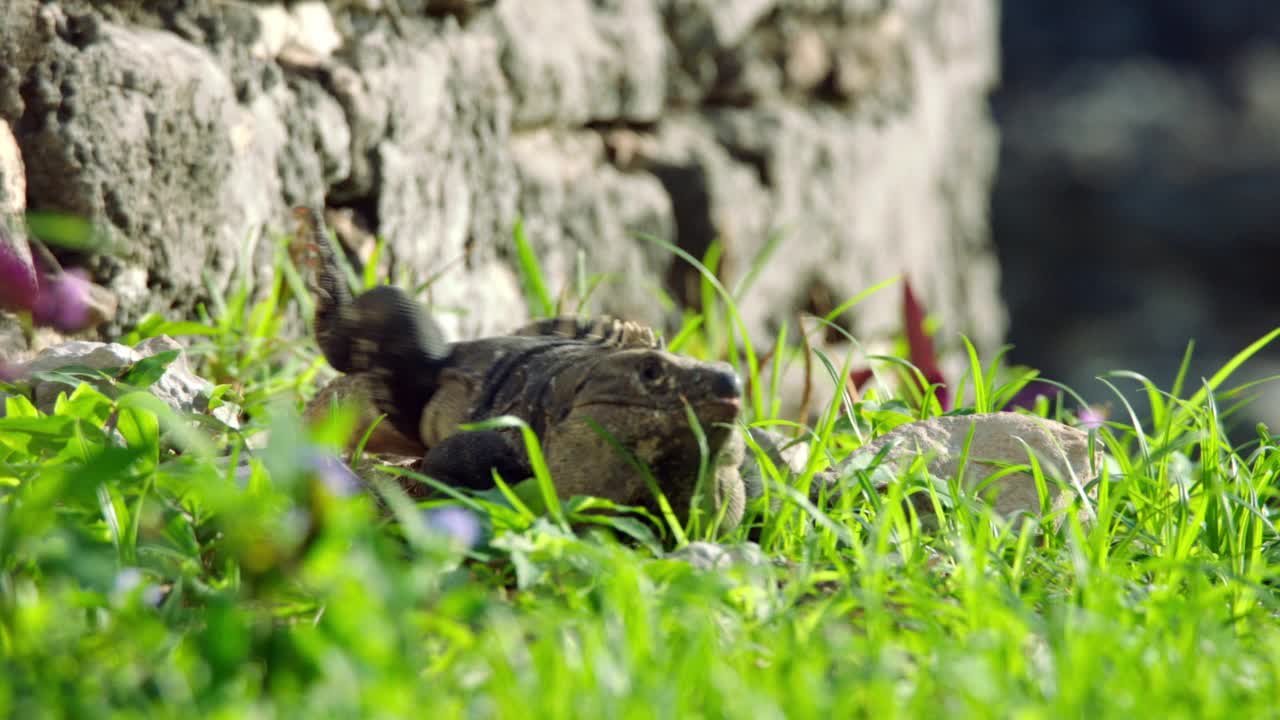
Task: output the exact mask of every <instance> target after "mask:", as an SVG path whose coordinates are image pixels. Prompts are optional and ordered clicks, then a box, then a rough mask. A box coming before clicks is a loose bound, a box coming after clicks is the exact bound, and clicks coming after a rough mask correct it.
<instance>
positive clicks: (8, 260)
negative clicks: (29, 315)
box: [0, 222, 39, 310]
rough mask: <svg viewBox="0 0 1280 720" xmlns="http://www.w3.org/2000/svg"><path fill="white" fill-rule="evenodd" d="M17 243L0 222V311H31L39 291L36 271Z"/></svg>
mask: <svg viewBox="0 0 1280 720" xmlns="http://www.w3.org/2000/svg"><path fill="white" fill-rule="evenodd" d="M16 243H17V241H15V240H14V239H13V237H12V236H11V235H10V234H9V231H8V229H7V228H6V227H5V225H4V223H3V222H0V309H3V310H30V309H31V306H32V305H33V304H34V303H35V301H36V293H37V291H38V289H39V287H38V283H37V280H36V269H35V267H34V266H33V265H32V264H31V258H30V257H28V256H26V255H24V254H23V253H20V252H18V245H17V244H16Z"/></svg>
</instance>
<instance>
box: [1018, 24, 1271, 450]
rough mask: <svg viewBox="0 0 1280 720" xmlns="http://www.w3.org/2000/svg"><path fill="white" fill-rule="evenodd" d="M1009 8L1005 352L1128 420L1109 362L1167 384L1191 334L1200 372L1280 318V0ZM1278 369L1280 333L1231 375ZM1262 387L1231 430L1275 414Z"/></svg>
mask: <svg viewBox="0 0 1280 720" xmlns="http://www.w3.org/2000/svg"><path fill="white" fill-rule="evenodd" d="M1002 13H1003V17H1002V28H1001V34H1002V44H1003V58H1002V65H1003V80H1002V87H1001V88H1000V90H999V91H998V93H997V94H996V96H995V97H994V100H993V109H994V111H995V113H996V118H997V121H998V122H999V124H1000V127H1001V134H1002V149H1001V157H1000V171H999V177H998V180H997V184H996V188H995V193H994V197H993V200H992V202H993V208H992V210H993V214H992V224H993V234H994V238H995V243H996V245H997V247H998V248H999V252H1000V256H1001V258H1000V260H1001V265H1002V273H1003V291H1004V294H1005V297H1006V300H1007V302H1008V303H1009V310H1010V313H1011V327H1010V331H1009V339H1010V342H1011V343H1013V344H1015V345H1016V349H1015V350H1014V351H1013V352H1012V353H1011V360H1012V361H1014V362H1020V363H1025V364H1027V365H1031V366H1033V367H1037V368H1040V369H1042V370H1043V371H1044V373H1045V375H1046V376H1048V377H1051V378H1053V379H1057V380H1060V381H1063V382H1066V383H1068V384H1070V385H1071V386H1072V387H1074V388H1076V389H1077V390H1078V391H1080V392H1081V393H1082V394H1084V395H1085V396H1086V398H1087V399H1089V400H1090V401H1096V402H1102V403H1105V402H1107V401H1108V400H1111V401H1112V404H1113V406H1114V407H1113V413H1112V415H1113V417H1114V416H1115V411H1117V410H1120V407H1119V403H1116V402H1115V401H1114V395H1111V394H1110V391H1108V390H1107V389H1106V388H1105V387H1104V386H1103V385H1102V384H1101V383H1099V382H1097V381H1096V380H1093V378H1094V377H1095V376H1097V375H1098V374H1100V373H1102V372H1105V371H1108V370H1115V369H1131V370H1135V371H1138V372H1142V373H1144V374H1146V375H1147V376H1149V377H1151V378H1152V379H1153V380H1155V381H1156V383H1157V384H1158V385H1159V386H1160V387H1162V388H1165V389H1167V388H1168V387H1169V386H1170V384H1171V383H1172V381H1173V378H1174V374H1175V372H1176V370H1177V366H1178V363H1179V362H1180V360H1181V358H1182V355H1183V353H1184V351H1185V349H1186V344H1187V342H1188V340H1191V339H1194V340H1195V342H1196V352H1195V356H1194V357H1195V361H1194V362H1193V364H1192V373H1191V375H1190V376H1189V377H1188V381H1189V382H1193V383H1195V384H1197V385H1198V384H1199V378H1200V377H1202V376H1203V377H1207V376H1209V375H1211V374H1212V373H1213V372H1214V371H1216V370H1217V369H1218V368H1219V367H1220V366H1221V365H1222V363H1223V362H1225V361H1226V360H1227V359H1228V358H1230V356H1232V355H1233V354H1235V353H1236V352H1238V351H1240V350H1242V349H1244V348H1245V347H1246V346H1247V345H1248V344H1249V343H1251V342H1253V341H1254V340H1256V339H1257V338H1259V337H1260V336H1262V335H1264V334H1265V333H1266V332H1268V331H1269V330H1271V329H1273V328H1275V327H1277V326H1280V290H1278V289H1277V282H1276V279H1275V278H1274V272H1275V269H1276V267H1277V264H1276V260H1277V257H1278V256H1280V2H1277V1H1276V0H1253V1H1250V0H1076V2H1070V3H1067V2H1062V1H1061V0H1006V1H1005V3H1004V6H1003V9H1002ZM1276 373H1280V342H1278V343H1277V344H1275V345H1274V346H1272V347H1270V348H1269V349H1268V350H1266V351H1264V352H1263V353H1262V354H1261V355H1260V356H1259V357H1258V358H1257V359H1255V360H1254V361H1252V362H1251V363H1250V364H1249V365H1247V366H1246V369H1245V372H1243V373H1242V374H1241V375H1239V376H1238V377H1237V378H1236V379H1237V381H1243V380H1245V379H1252V378H1257V377H1261V376H1266V375H1270V374H1276ZM1236 384H1239V383H1238V382H1229V383H1228V385H1229V386H1233V385H1236ZM1122 387H1123V388H1125V389H1126V391H1127V392H1126V396H1127V397H1130V398H1134V399H1137V393H1136V392H1134V391H1133V388H1134V385H1133V383H1131V382H1127V381H1124V382H1123V385H1122ZM1267 387H1268V389H1267V390H1266V392H1265V394H1264V395H1263V396H1262V397H1261V398H1260V399H1259V400H1258V401H1257V402H1256V403H1255V404H1254V405H1253V406H1252V407H1251V409H1250V410H1249V411H1248V412H1247V413H1246V414H1244V415H1243V416H1242V417H1240V418H1239V420H1240V421H1241V422H1240V427H1239V429H1238V432H1237V433H1234V434H1239V433H1240V432H1244V433H1246V434H1251V433H1252V432H1253V429H1252V425H1253V423H1254V422H1255V421H1257V420H1264V421H1266V422H1268V423H1269V424H1271V425H1272V427H1273V431H1275V430H1276V429H1280V386H1278V387H1271V386H1270V385H1268V386H1267ZM1194 389H1195V387H1192V388H1191V390H1192V391H1194Z"/></svg>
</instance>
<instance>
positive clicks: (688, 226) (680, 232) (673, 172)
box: [648, 163, 719, 309]
mask: <svg viewBox="0 0 1280 720" xmlns="http://www.w3.org/2000/svg"><path fill="white" fill-rule="evenodd" d="M648 170H649V172H651V173H653V175H654V177H656V178H658V181H659V182H661V183H662V186H663V187H664V188H666V191H667V194H668V195H669V196H670V197H671V209H672V213H673V214H674V215H675V221H676V244H677V245H678V246H679V247H680V249H682V250H684V251H685V252H687V253H689V254H690V255H692V256H693V257H695V258H697V259H698V260H702V258H703V256H704V255H706V253H707V249H708V248H710V247H711V243H712V241H713V240H714V239H715V236H716V227H715V222H714V221H713V219H712V217H711V193H710V190H709V188H708V182H707V173H706V170H705V169H703V168H702V167H700V166H697V165H674V164H668V163H653V164H652V165H650V166H649V168H648ZM709 269H710V270H711V271H712V272H716V273H718V272H719V268H709ZM666 281H667V287H668V289H670V290H671V292H672V293H674V294H675V296H676V298H677V300H678V301H679V302H681V303H682V304H684V305H686V306H687V307H691V308H697V309H700V308H701V306H702V293H701V291H700V281H701V275H700V274H699V272H698V269H697V268H695V267H693V266H692V265H690V264H689V263H687V262H685V261H684V260H682V259H679V258H676V259H674V260H673V261H672V263H671V266H670V267H669V268H668V269H667V278H666Z"/></svg>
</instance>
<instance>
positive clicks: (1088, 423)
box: [1076, 405, 1107, 430]
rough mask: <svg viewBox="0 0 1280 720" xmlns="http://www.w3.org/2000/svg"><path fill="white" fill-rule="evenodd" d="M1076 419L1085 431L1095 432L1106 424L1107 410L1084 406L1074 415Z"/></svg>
mask: <svg viewBox="0 0 1280 720" xmlns="http://www.w3.org/2000/svg"><path fill="white" fill-rule="evenodd" d="M1076 419H1077V420H1079V421H1080V427H1082V428H1084V429H1086V430H1097V429H1098V428H1100V427H1102V426H1103V425H1105V424H1106V423H1107V409H1106V408H1100V407H1095V406H1092V405H1086V406H1084V407H1082V408H1080V412H1078V413H1076Z"/></svg>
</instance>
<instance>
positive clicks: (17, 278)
mask: <svg viewBox="0 0 1280 720" xmlns="http://www.w3.org/2000/svg"><path fill="white" fill-rule="evenodd" d="M26 209H27V185H26V174H25V171H24V170H23V166H22V153H21V152H19V150H18V145H17V141H16V140H14V137H13V132H12V131H11V130H10V129H9V124H8V123H6V122H4V121H3V120H0V310H18V309H24V308H30V307H31V303H32V302H34V301H35V297H36V270H35V266H34V265H33V264H32V261H31V249H30V248H29V247H28V246H27V236H26V228H25V223H24V221H23V213H24V212H25V211H26ZM6 347H14V346H10V345H8V344H6Z"/></svg>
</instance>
